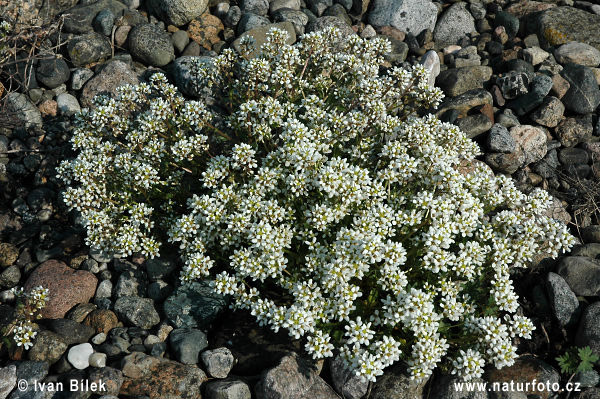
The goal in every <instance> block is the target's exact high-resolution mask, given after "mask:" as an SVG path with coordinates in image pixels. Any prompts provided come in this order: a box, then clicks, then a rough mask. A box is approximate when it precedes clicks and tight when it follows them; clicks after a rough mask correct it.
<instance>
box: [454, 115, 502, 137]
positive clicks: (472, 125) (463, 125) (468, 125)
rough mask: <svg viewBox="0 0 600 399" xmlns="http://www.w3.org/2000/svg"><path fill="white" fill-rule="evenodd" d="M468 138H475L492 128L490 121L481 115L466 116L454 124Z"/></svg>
mask: <svg viewBox="0 0 600 399" xmlns="http://www.w3.org/2000/svg"><path fill="white" fill-rule="evenodd" d="M455 124H456V126H458V127H459V129H460V130H462V131H463V132H464V133H465V134H466V135H467V137H468V138H471V139H472V138H475V137H477V136H479V135H480V134H482V133H485V132H487V131H488V130H490V129H491V128H492V125H493V123H492V121H491V120H490V119H489V118H488V117H487V116H485V115H483V114H476V115H468V116H465V117H464V118H460V119H458V120H457V121H456V122H455Z"/></svg>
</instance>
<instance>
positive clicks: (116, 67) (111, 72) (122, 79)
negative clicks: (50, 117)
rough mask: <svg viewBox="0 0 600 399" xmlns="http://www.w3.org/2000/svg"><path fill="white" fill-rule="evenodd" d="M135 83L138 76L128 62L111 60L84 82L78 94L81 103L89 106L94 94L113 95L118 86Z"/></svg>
mask: <svg viewBox="0 0 600 399" xmlns="http://www.w3.org/2000/svg"><path fill="white" fill-rule="evenodd" d="M137 83H139V81H138V77H137V75H136V73H135V72H134V71H133V70H132V69H131V67H130V66H129V65H128V64H126V63H124V62H122V61H111V62H109V63H108V64H106V66H104V67H103V68H102V70H101V71H100V72H99V73H97V74H96V76H94V77H93V78H91V79H90V80H88V81H87V82H86V83H85V85H84V86H83V90H82V91H81V96H80V101H81V105H82V106H84V107H90V106H91V105H92V100H93V99H94V97H95V96H96V95H98V94H108V95H114V94H115V93H116V89H117V88H118V87H120V86H123V85H125V84H131V85H135V84H137Z"/></svg>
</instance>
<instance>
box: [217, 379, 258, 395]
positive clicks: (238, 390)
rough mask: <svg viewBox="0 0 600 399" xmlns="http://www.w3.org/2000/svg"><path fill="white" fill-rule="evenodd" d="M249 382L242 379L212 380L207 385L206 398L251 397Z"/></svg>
mask: <svg viewBox="0 0 600 399" xmlns="http://www.w3.org/2000/svg"><path fill="white" fill-rule="evenodd" d="M251 397H252V394H251V392H250V387H249V386H248V384H246V383H245V382H243V381H241V380H234V379H227V380H223V381H211V382H209V383H208V385H207V386H206V399H250V398H251Z"/></svg>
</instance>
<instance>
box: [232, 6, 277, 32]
mask: <svg viewBox="0 0 600 399" xmlns="http://www.w3.org/2000/svg"><path fill="white" fill-rule="evenodd" d="M270 23H271V21H270V20H269V18H267V17H263V16H261V15H256V14H252V13H250V12H247V13H244V14H242V18H240V22H239V23H238V26H237V34H238V35H241V34H242V33H244V32H246V31H249V30H252V29H254V28H258V27H261V26H266V25H269V24H270Z"/></svg>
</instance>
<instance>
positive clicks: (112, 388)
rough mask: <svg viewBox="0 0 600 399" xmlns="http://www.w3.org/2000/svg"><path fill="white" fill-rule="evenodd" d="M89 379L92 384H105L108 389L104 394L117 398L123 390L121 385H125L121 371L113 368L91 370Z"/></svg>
mask: <svg viewBox="0 0 600 399" xmlns="http://www.w3.org/2000/svg"><path fill="white" fill-rule="evenodd" d="M88 379H89V381H90V383H92V382H96V383H100V382H103V383H104V386H105V387H106V391H104V392H103V394H104V395H115V396H116V395H118V394H119V389H121V385H123V382H124V378H123V373H122V372H121V370H119V369H115V368H112V367H103V368H96V369H92V370H90V374H89V377H88Z"/></svg>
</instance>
